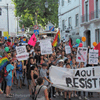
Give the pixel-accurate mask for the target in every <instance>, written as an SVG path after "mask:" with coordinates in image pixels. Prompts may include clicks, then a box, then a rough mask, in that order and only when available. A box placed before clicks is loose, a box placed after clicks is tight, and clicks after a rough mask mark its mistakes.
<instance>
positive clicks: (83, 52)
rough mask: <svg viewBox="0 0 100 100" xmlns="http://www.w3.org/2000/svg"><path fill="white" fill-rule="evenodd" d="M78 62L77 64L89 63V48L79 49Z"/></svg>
mask: <svg viewBox="0 0 100 100" xmlns="http://www.w3.org/2000/svg"><path fill="white" fill-rule="evenodd" d="M76 61H77V62H87V48H85V47H78V50H77V56H76Z"/></svg>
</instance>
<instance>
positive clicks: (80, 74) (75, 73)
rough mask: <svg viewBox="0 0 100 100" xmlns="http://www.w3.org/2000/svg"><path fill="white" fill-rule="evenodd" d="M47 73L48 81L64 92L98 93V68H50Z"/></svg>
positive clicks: (99, 83)
mask: <svg viewBox="0 0 100 100" xmlns="http://www.w3.org/2000/svg"><path fill="white" fill-rule="evenodd" d="M55 72H56V73H55ZM49 73H50V74H49V77H50V80H51V82H52V83H53V86H54V87H56V88H59V89H63V90H66V91H67V90H69V91H88V92H100V67H99V66H98V67H87V68H80V69H67V68H61V67H56V66H51V68H50V69H49Z"/></svg>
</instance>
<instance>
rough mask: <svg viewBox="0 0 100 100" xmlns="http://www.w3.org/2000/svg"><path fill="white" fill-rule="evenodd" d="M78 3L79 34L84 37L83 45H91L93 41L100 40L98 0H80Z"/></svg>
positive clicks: (99, 5)
mask: <svg viewBox="0 0 100 100" xmlns="http://www.w3.org/2000/svg"><path fill="white" fill-rule="evenodd" d="M80 4H81V27H80V35H81V36H85V37H86V42H84V46H91V47H93V42H97V43H99V42H100V0H80Z"/></svg>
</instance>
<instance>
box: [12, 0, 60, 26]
mask: <svg viewBox="0 0 100 100" xmlns="http://www.w3.org/2000/svg"><path fill="white" fill-rule="evenodd" d="M13 2H14V4H15V15H16V16H19V17H20V19H21V21H20V25H22V24H24V26H25V27H29V26H30V25H35V24H36V20H37V23H38V24H40V25H42V26H45V25H46V24H47V23H48V22H51V23H53V24H54V25H55V26H56V27H57V26H58V0H48V5H49V6H48V8H45V5H44V4H45V2H46V0H13Z"/></svg>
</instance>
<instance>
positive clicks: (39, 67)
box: [0, 37, 100, 100]
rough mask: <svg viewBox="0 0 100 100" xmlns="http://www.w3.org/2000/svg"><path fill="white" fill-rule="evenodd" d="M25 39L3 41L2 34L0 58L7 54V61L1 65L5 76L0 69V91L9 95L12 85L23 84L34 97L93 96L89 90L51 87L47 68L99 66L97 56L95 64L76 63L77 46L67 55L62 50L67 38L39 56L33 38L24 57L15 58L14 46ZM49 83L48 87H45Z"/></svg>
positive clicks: (22, 42)
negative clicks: (26, 58) (4, 64)
mask: <svg viewBox="0 0 100 100" xmlns="http://www.w3.org/2000/svg"><path fill="white" fill-rule="evenodd" d="M27 42H28V39H27V38H26V37H19V38H17V37H16V38H12V37H10V38H9V39H7V40H5V39H4V37H1V38H0V59H2V58H3V57H7V58H8V60H9V63H8V64H7V65H6V66H5V68H6V71H7V73H8V75H7V76H5V73H4V71H5V69H4V68H3V69H2V70H1V71H0V76H1V78H0V79H2V80H0V84H1V89H0V93H1V94H3V93H5V94H6V97H7V98H12V97H13V94H11V90H12V85H13V84H14V85H16V88H17V89H18V88H20V89H22V86H23V85H24V86H28V89H29V93H30V97H32V98H35V99H36V100H51V94H52V95H53V97H55V98H56V97H57V96H63V97H64V100H67V96H68V100H71V98H73V97H78V98H79V99H80V100H81V99H82V98H84V99H85V100H89V98H91V97H93V96H94V95H93V92H85V91H65V90H62V89H59V88H56V87H53V86H52V85H53V83H52V82H51V81H50V79H49V68H50V66H52V65H54V66H58V67H64V68H69V69H78V68H84V67H90V66H91V67H92V66H98V65H100V57H99V58H98V65H93V64H92V65H89V64H88V61H87V62H86V63H84V62H81V63H79V62H76V55H77V47H72V48H71V53H70V54H66V53H65V45H68V41H67V42H65V41H64V42H63V41H61V43H60V44H59V45H57V46H56V47H52V52H53V53H52V54H49V55H48V54H46V55H41V50H40V43H39V41H37V42H36V45H35V46H34V47H33V46H30V45H28V44H26V49H27V52H28V53H29V58H28V60H24V61H18V60H17V58H16V55H17V54H16V47H17V46H22V45H23V44H24V43H27ZM5 47H8V48H9V51H8V52H6V51H5ZM89 49H93V48H90V47H88V53H89ZM87 56H88V55H87ZM25 79H27V83H28V85H26V84H25ZM50 84H51V87H49V85H50ZM51 88H52V89H51ZM98 96H99V93H98ZM35 99H34V100H35Z"/></svg>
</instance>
